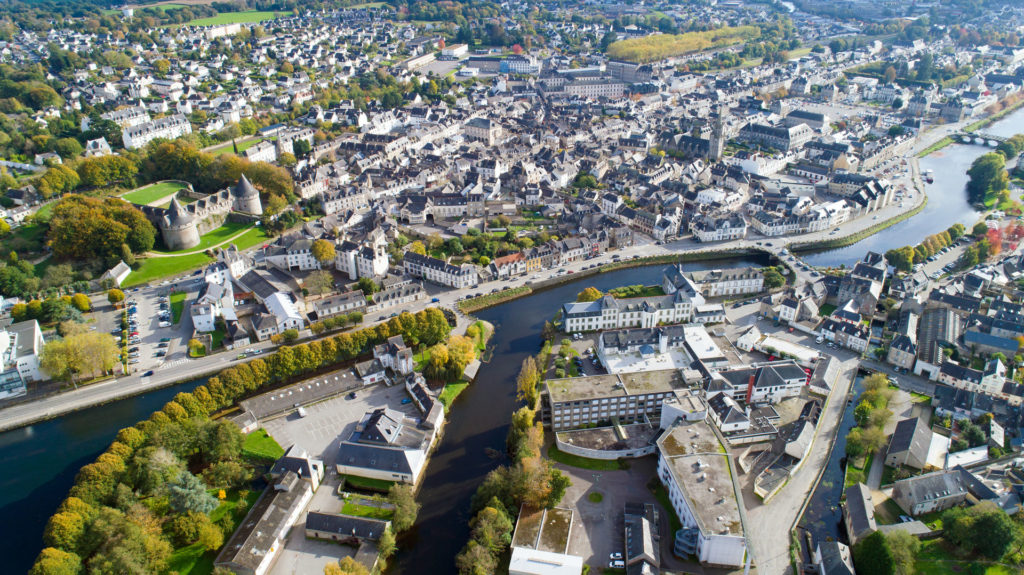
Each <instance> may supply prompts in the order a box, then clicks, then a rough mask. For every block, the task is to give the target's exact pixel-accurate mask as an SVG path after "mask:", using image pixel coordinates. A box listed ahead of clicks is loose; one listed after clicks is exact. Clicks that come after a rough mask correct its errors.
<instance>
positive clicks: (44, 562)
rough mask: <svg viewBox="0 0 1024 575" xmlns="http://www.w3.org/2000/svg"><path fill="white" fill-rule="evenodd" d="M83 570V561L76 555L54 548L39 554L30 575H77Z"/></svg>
mask: <svg viewBox="0 0 1024 575" xmlns="http://www.w3.org/2000/svg"><path fill="white" fill-rule="evenodd" d="M81 569H82V559H81V558H80V557H79V556H78V555H76V554H74V553H69V552H67V551H63V550H60V549H55V548H53V547H47V548H45V549H43V550H42V551H40V552H39V557H37V558H36V562H35V564H34V565H32V570H31V571H29V575H77V574H78V573H79V572H80V571H81Z"/></svg>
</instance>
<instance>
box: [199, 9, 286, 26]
mask: <svg viewBox="0 0 1024 575" xmlns="http://www.w3.org/2000/svg"><path fill="white" fill-rule="evenodd" d="M275 18H277V12H266V11H259V10H248V11H245V12H224V13H223V14H217V15H216V16H211V17H209V18H197V19H195V20H192V21H190V22H187V23H186V25H187V26H222V25H224V24H248V23H250V22H262V21H263V20H273V19H275Z"/></svg>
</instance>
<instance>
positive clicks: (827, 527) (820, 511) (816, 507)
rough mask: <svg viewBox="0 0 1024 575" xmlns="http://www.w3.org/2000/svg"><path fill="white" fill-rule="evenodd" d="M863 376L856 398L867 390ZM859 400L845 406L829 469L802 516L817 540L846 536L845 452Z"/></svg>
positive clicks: (855, 387)
mask: <svg viewBox="0 0 1024 575" xmlns="http://www.w3.org/2000/svg"><path fill="white" fill-rule="evenodd" d="M862 380H863V378H862V377H857V379H855V380H854V382H853V389H852V390H851V392H852V393H853V397H854V399H856V398H857V397H858V396H859V395H860V392H861V391H863V389H864V388H863V386H862V385H861V382H862ZM832 401H846V398H843V397H835V398H832ZM855 404H856V401H852V402H850V403H849V404H847V406H846V409H845V410H843V420H842V422H840V424H839V431H838V433H839V435H838V436H836V443H835V445H834V446H833V448H832V456H831V457H830V458H829V460H828V464H827V465H826V467H825V470H824V471H823V472H822V475H821V480H820V481H819V482H818V486H817V487H816V488H815V489H814V493H813V494H812V495H811V500H810V503H808V504H807V509H806V510H805V511H804V515H803V517H801V518H800V527H802V528H804V529H806V530H808V531H809V532H810V533H811V535H813V536H814V541H815V542H816V543H817V542H818V541H824V540H825V539H826V538H829V537H830V538H832V539H833V540H838V539H843V540H846V538H845V537H840V531H841V529H842V523H843V512H842V510H841V509H840V508H839V498H840V497H842V495H843V480H844V478H845V473H844V471H843V465H842V460H843V455H844V454H845V453H846V434H847V433H849V432H850V430H851V429H853V426H854V425H855V424H856V423H857V422H856V420H855V419H854V418H853V408H854V406H855Z"/></svg>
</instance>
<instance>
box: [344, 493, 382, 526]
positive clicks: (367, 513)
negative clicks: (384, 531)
mask: <svg viewBox="0 0 1024 575" xmlns="http://www.w3.org/2000/svg"><path fill="white" fill-rule="evenodd" d="M354 499H360V497H358V496H352V497H349V498H348V499H346V500H345V505H344V506H342V508H341V512H342V514H344V515H354V516H356V517H369V518H370V519H382V520H385V521H387V520H389V519H391V517H392V516H394V514H395V511H394V509H390V508H381V507H375V506H373V505H362V504H359V503H355V502H354V501H353V500H354Z"/></svg>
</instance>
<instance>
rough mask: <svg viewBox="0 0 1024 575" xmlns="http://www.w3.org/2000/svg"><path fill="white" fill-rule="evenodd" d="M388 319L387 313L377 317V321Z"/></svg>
mask: <svg viewBox="0 0 1024 575" xmlns="http://www.w3.org/2000/svg"><path fill="white" fill-rule="evenodd" d="M386 319H388V316H386V315H382V316H380V317H378V318H377V321H384V320H386Z"/></svg>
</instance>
